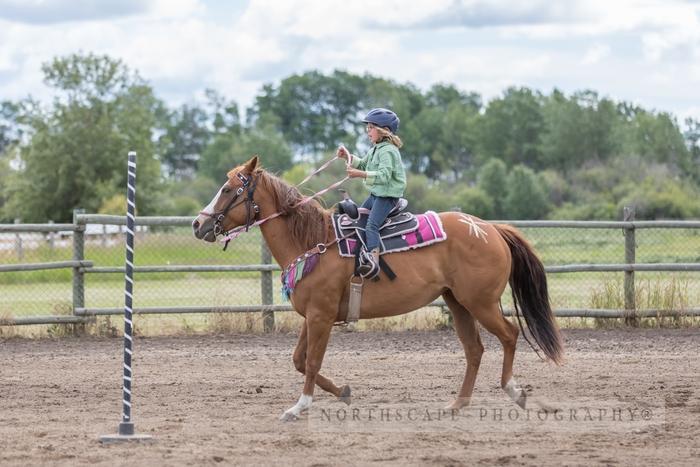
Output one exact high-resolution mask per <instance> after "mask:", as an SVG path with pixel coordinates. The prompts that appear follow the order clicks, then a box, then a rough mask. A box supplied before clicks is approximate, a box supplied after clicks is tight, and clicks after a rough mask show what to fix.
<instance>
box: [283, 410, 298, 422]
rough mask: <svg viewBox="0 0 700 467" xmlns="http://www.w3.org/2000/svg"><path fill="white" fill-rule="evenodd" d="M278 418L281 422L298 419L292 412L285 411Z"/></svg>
mask: <svg viewBox="0 0 700 467" xmlns="http://www.w3.org/2000/svg"><path fill="white" fill-rule="evenodd" d="M280 420H281V421H283V422H296V421H298V420H299V417H297V416H296V415H294V414H293V413H292V412H285V413H283V414H282V416H281V417H280Z"/></svg>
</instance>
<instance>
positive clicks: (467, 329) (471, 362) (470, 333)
mask: <svg viewBox="0 0 700 467" xmlns="http://www.w3.org/2000/svg"><path fill="white" fill-rule="evenodd" d="M442 297H443V298H444V299H445V303H447V306H448V307H449V308H450V311H451V312H452V317H453V322H454V327H455V330H456V331H457V336H458V337H459V340H460V341H461V342H462V346H463V347H464V354H465V356H466V357H467V370H466V372H465V374H464V381H463V382H462V388H461V389H460V390H459V394H458V395H457V398H456V399H455V401H454V402H452V404H450V405H448V406H447V407H446V409H447V410H458V409H461V408H462V407H465V406H467V405H469V402H470V400H471V396H472V392H473V391H474V383H475V382H476V375H477V373H478V372H479V365H480V364H481V355H482V354H483V353H484V346H483V344H482V343H481V337H480V336H479V328H478V327H477V324H476V321H475V320H474V317H473V316H472V315H471V313H469V310H467V309H466V308H464V307H463V306H462V305H460V304H459V302H457V300H456V299H455V298H454V296H453V295H452V292H450V291H447V292H445V293H444V294H443V295H442Z"/></svg>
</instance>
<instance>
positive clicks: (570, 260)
mask: <svg viewBox="0 0 700 467" xmlns="http://www.w3.org/2000/svg"><path fill="white" fill-rule="evenodd" d="M124 220H125V218H124V217H119V216H97V215H87V214H79V213H78V214H76V217H75V222H74V223H73V224H58V225H57V224H39V225H31V224H16V225H13V224H5V225H0V290H1V292H0V297H2V299H1V302H0V320H2V322H3V323H5V324H30V323H35V322H67V321H68V322H70V321H71V320H73V321H75V322H79V321H81V320H84V317H85V316H93V315H100V314H120V313H121V312H122V310H123V303H124V290H123V286H124V280H123V279H124V269H123V268H124V232H123V225H120V224H124V222H125V221H124ZM190 222H191V219H190V218H178V217H169V218H143V217H142V218H137V226H138V227H137V232H136V238H135V244H136V246H135V267H136V270H135V296H134V307H135V310H137V312H140V313H186V312H205V311H261V310H264V311H265V313H266V317H267V318H269V317H270V314H271V312H272V311H278V310H287V309H291V307H290V305H289V303H288V302H285V301H284V300H283V299H282V296H281V293H280V282H279V272H278V271H279V267H278V266H277V265H276V264H272V261H271V258H270V255H269V252H267V249H266V248H265V246H264V242H263V240H262V237H261V235H260V231H259V230H251V231H250V232H249V233H247V234H246V235H243V236H241V237H240V238H238V239H236V240H235V241H234V242H232V244H231V245H229V248H228V249H227V250H226V251H223V249H222V245H220V244H218V243H215V244H211V243H205V242H202V241H200V240H197V239H195V238H194V236H193V235H192V230H191V228H190V226H189V224H190ZM503 222H506V223H511V224H513V225H515V226H516V227H518V228H519V229H520V230H521V231H522V232H523V233H524V234H525V236H526V237H527V238H528V239H529V240H530V242H531V243H532V244H533V246H534V247H535V249H536V250H537V252H538V254H539V255H540V257H541V258H542V260H543V262H544V264H545V266H546V268H547V272H548V281H549V290H550V296H551V301H552V305H553V308H554V310H555V313H556V314H557V315H558V316H582V317H585V316H611V317H620V316H621V315H620V311H621V310H627V311H630V310H634V311H635V312H636V313H637V314H638V315H640V316H645V315H650V316H654V315H655V314H658V313H659V312H661V311H674V310H675V311H677V312H680V313H686V314H690V315H694V314H695V315H698V314H700V222H698V221H678V222H671V221H668V222H573V221H572V222H555V221H519V222H509V221H503ZM390 260H391V258H390V257H387V261H389V263H390V262H391V261H390ZM648 269H663V270H661V271H654V270H648ZM630 281H631V284H630ZM630 287H631V288H630ZM511 304H512V303H511V299H510V294H509V291H508V290H506V293H505V294H504V297H503V306H504V308H506V309H508V308H510V306H511ZM42 319H43V321H42Z"/></svg>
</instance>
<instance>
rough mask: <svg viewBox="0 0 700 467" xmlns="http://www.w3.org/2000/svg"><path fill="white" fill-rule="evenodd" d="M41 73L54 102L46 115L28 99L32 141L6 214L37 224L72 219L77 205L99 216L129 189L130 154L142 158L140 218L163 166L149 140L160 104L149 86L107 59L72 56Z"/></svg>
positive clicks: (23, 152) (26, 118)
mask: <svg viewBox="0 0 700 467" xmlns="http://www.w3.org/2000/svg"><path fill="white" fill-rule="evenodd" d="M42 69H43V72H44V75H45V81H46V83H47V84H48V85H49V86H51V87H53V88H54V89H55V90H56V93H57V94H56V98H55V100H54V102H53V106H52V107H50V108H49V109H47V110H44V109H42V108H41V107H40V106H39V105H38V104H36V103H35V102H32V101H30V100H26V101H25V102H23V105H22V110H21V112H20V115H19V118H20V121H21V122H22V123H23V124H25V125H26V126H27V127H28V128H29V129H30V133H29V136H30V137H31V139H30V140H29V141H28V143H26V144H24V145H22V146H21V148H20V151H19V162H18V164H17V165H18V167H17V169H16V170H14V171H13V172H12V174H11V175H10V181H9V183H8V185H9V187H8V189H9V190H10V191H12V197H11V198H10V199H9V200H8V203H7V205H6V206H5V213H6V214H5V215H8V214H10V215H12V216H16V217H21V218H22V219H23V220H25V221H27V222H40V221H45V220H49V219H53V220H56V221H69V220H70V219H72V210H73V209H74V208H78V207H80V208H84V209H86V210H88V211H92V212H96V211H97V210H98V209H99V208H100V207H101V206H102V204H103V201H104V200H106V199H109V198H111V197H113V196H114V195H115V194H116V193H121V192H124V191H125V189H126V188H125V187H126V172H127V170H126V154H127V152H128V151H129V150H136V151H137V152H138V154H139V159H138V182H137V183H138V185H139V186H138V190H137V205H138V210H139V213H140V214H148V213H152V212H154V211H155V208H156V205H155V200H156V198H157V189H158V186H159V181H160V169H159V163H158V161H157V160H156V158H155V157H154V148H153V143H152V128H153V127H154V124H155V111H156V108H157V106H158V101H157V99H156V98H155V97H154V96H153V92H152V90H151V88H150V87H149V86H147V85H146V84H145V83H144V82H143V81H142V80H141V79H140V78H139V77H138V76H137V75H135V74H132V73H131V72H130V71H129V69H128V68H127V67H126V66H125V65H124V64H123V63H122V62H121V61H118V60H113V59H111V58H109V57H107V56H97V55H93V54H88V55H77V54H75V55H70V56H67V57H62V58H56V59H54V60H53V61H52V62H51V63H47V64H45V65H44V66H43V68H42Z"/></svg>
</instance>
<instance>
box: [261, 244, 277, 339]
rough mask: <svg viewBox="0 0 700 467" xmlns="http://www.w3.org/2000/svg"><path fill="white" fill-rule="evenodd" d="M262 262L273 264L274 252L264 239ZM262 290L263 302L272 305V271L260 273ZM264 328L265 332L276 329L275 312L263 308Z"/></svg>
mask: <svg viewBox="0 0 700 467" xmlns="http://www.w3.org/2000/svg"><path fill="white" fill-rule="evenodd" d="M260 250H261V261H260V262H261V263H262V264H272V254H270V249H269V248H268V247H267V243H266V242H265V240H264V239H263V241H262V242H261V248H260ZM260 290H261V293H262V304H263V306H265V305H272V271H262V272H261V273H260ZM262 315H263V329H264V331H265V332H271V331H273V330H274V329H275V312H274V311H272V310H266V309H264V308H263V312H262Z"/></svg>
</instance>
